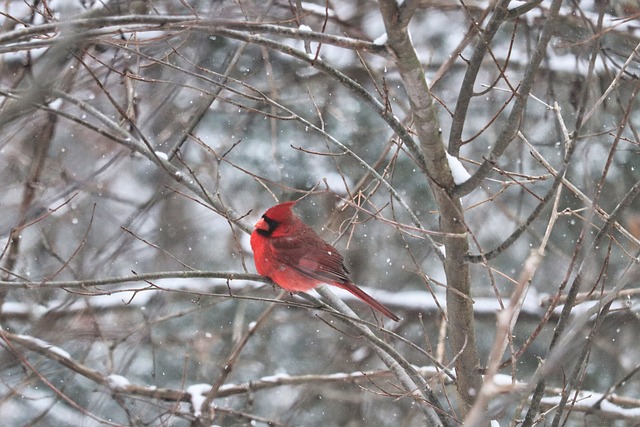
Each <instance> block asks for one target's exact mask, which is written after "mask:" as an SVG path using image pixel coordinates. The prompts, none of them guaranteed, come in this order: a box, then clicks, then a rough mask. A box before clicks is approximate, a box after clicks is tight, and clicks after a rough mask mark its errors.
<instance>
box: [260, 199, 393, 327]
mask: <svg viewBox="0 0 640 427" xmlns="http://www.w3.org/2000/svg"><path fill="white" fill-rule="evenodd" d="M295 204H296V202H286V203H281V204H279V205H276V206H273V207H272V208H269V209H267V211H266V212H265V213H264V215H262V218H261V219H260V220H258V222H257V223H256V225H255V227H254V230H253V233H251V248H252V249H253V260H254V262H255V264H256V270H258V273H259V274H261V275H263V276H266V277H269V278H270V279H271V280H273V281H274V282H275V283H276V284H278V285H279V286H280V287H282V288H283V289H286V290H287V291H291V292H305V291H308V290H311V289H313V288H315V287H316V286H318V285H320V284H321V283H326V284H329V285H333V286H337V287H339V288H342V289H345V290H347V291H349V292H351V293H352V294H353V295H355V296H356V297H358V298H360V299H361V300H362V301H364V302H365V303H367V304H368V305H369V306H371V307H372V308H374V309H376V310H378V311H379V312H380V313H382V314H384V315H385V316H387V317H389V318H390V319H393V320H395V321H398V320H400V318H399V317H398V316H396V315H395V314H393V313H392V312H391V310H389V309H388V308H386V307H385V306H384V305H382V304H381V303H379V302H378V301H376V300H375V299H373V297H372V296H370V295H369V294H367V293H366V292H364V291H363V290H362V289H360V288H358V287H357V286H356V285H355V284H354V283H353V282H352V281H351V279H350V278H349V271H348V270H347V268H346V267H345V266H344V258H342V255H340V253H339V252H338V251H337V250H336V248H334V247H333V246H331V245H330V244H328V243H327V242H325V241H324V240H322V238H321V237H320V236H318V234H316V232H315V231H313V229H312V228H311V227H309V226H308V225H307V224H305V223H304V222H302V221H301V220H300V218H298V217H297V216H296V215H295V214H294V213H293V211H292V210H291V209H292V208H293V206H294V205H295Z"/></svg>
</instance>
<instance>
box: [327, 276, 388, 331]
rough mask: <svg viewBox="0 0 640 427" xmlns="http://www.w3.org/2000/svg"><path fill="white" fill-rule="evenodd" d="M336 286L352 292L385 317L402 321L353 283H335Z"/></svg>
mask: <svg viewBox="0 0 640 427" xmlns="http://www.w3.org/2000/svg"><path fill="white" fill-rule="evenodd" d="M334 285H335V286H337V287H339V288H342V289H344V290H346V291H349V292H351V293H352V294H353V295H355V296H356V297H358V298H360V299H361V300H362V301H364V302H365V303H367V304H368V305H369V306H370V307H371V308H373V309H375V310H378V311H379V312H380V313H382V314H384V315H385V316H387V317H388V318H389V319H392V320H395V321H396V322H397V321H398V320H400V318H399V317H398V316H396V315H395V314H393V312H392V311H391V310H389V309H388V308H387V307H385V306H384V305H382V304H381V303H379V302H378V301H376V300H375V299H374V298H373V297H372V296H371V295H369V294H368V293H366V292H365V291H363V290H362V289H360V288H359V287H357V286H356V285H354V284H353V283H351V282H345V283H338V282H336V283H334Z"/></svg>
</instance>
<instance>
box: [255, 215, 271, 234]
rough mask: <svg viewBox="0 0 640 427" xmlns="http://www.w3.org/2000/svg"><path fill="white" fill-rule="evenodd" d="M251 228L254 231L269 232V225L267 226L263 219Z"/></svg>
mask: <svg viewBox="0 0 640 427" xmlns="http://www.w3.org/2000/svg"><path fill="white" fill-rule="evenodd" d="M253 228H255V229H256V230H265V231H269V224H267V221H265V220H264V219H262V218H260V219H259V220H258V222H256V223H255V225H254V226H253Z"/></svg>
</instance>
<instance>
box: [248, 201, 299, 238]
mask: <svg viewBox="0 0 640 427" xmlns="http://www.w3.org/2000/svg"><path fill="white" fill-rule="evenodd" d="M296 203H297V202H296V201H293V202H285V203H280V204H279V205H275V206H273V207H270V208H269V209H267V211H266V212H265V213H264V214H263V215H262V218H260V219H259V220H258V222H256V224H255V225H254V226H253V227H254V229H255V231H256V232H257V233H258V234H260V235H262V236H265V237H270V236H271V235H272V234H273V233H274V232H275V231H276V229H277V228H278V227H279V226H280V225H282V224H289V223H290V222H292V221H293V220H294V219H295V218H296V216H295V214H294V213H293V212H292V211H291V208H293V206H294V205H295V204H296Z"/></svg>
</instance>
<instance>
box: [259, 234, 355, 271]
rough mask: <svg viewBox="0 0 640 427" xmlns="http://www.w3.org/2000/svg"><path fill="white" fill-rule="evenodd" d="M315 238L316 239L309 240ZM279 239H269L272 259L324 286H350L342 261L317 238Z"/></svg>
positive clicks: (336, 253)
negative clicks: (345, 284) (334, 284)
mask: <svg viewBox="0 0 640 427" xmlns="http://www.w3.org/2000/svg"><path fill="white" fill-rule="evenodd" d="M313 237H316V238H313ZM313 237H311V236H305V235H302V236H299V237H298V236H296V237H290V236H286V237H285V236H281V237H277V238H272V239H271V245H272V246H273V253H274V255H275V257H276V258H277V259H278V261H280V262H281V263H282V264H284V265H288V266H291V267H292V268H293V269H294V270H296V271H298V272H299V273H301V274H303V275H305V276H307V277H309V278H311V279H313V280H318V281H321V282H325V283H334V282H339V283H342V282H350V281H351V279H350V278H349V271H348V270H347V269H346V267H345V266H344V258H342V255H340V253H339V252H338V251H337V250H336V249H335V248H334V247H333V246H331V245H330V244H328V243H326V242H324V241H323V240H321V239H320V238H318V237H317V236H313Z"/></svg>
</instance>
